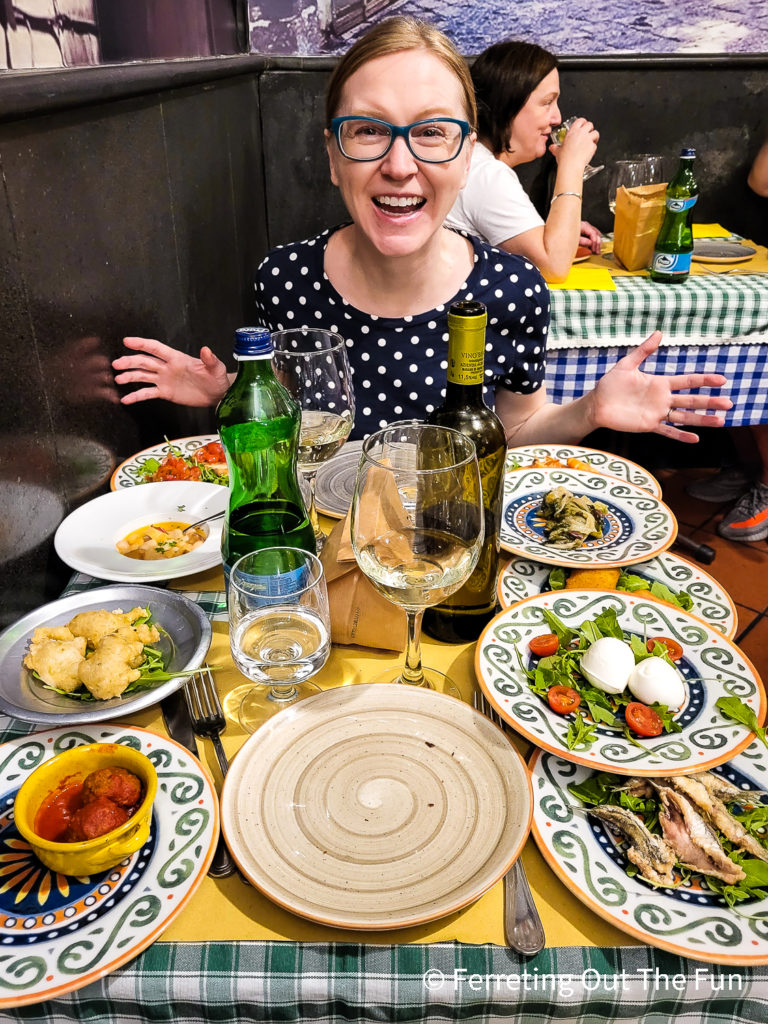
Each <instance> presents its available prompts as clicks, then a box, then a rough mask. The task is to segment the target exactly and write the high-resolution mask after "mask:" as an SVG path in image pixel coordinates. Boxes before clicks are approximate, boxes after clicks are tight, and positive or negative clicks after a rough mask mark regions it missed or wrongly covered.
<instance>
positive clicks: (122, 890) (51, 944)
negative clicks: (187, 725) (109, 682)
mask: <svg viewBox="0 0 768 1024" xmlns="http://www.w3.org/2000/svg"><path fill="white" fill-rule="evenodd" d="M85 743H124V744H125V745H126V746H130V747H133V748H134V749H136V750H140V751H141V752H142V753H144V754H146V755H147V757H148V758H149V759H150V761H151V762H152V763H153V764H154V766H155V770H156V771H157V782H158V787H157V796H156V798H155V802H154V805H153V809H152V826H151V830H150V835H149V839H148V840H147V842H146V843H145V845H144V846H143V847H142V848H141V849H140V850H139V851H138V852H137V853H135V854H133V856H131V857H127V858H126V859H125V860H124V861H122V862H121V863H120V864H118V865H117V867H115V868H111V869H110V870H109V871H102V872H100V873H99V874H98V875H91V876H90V877H83V878H75V877H71V876H69V875H60V874H57V873H56V872H54V871H49V870H48V868H46V867H44V866H43V865H42V864H41V863H40V861H39V860H38V859H37V857H35V855H34V854H33V853H32V851H31V849H30V847H29V846H28V844H27V843H26V841H25V840H24V839H22V837H21V836H20V834H19V832H18V830H17V829H16V825H15V823H14V820H13V802H14V800H15V798H16V793H17V792H18V791H19V788H20V786H21V784H22V782H24V780H25V779H26V778H27V777H28V776H29V775H31V774H32V772H33V771H34V770H35V769H36V768H37V767H38V766H39V765H40V764H42V763H43V762H44V761H48V760H49V759H50V758H52V757H53V756H54V755H55V754H59V753H61V751H63V750H70V749H71V748H72V747H78V746H81V745H82V744H85ZM218 835H219V802H218V799H217V797H216V791H215V789H214V786H213V782H212V781H211V778H210V776H209V775H208V773H207V771H206V770H205V768H203V766H202V765H201V764H200V762H199V761H198V760H197V759H196V758H195V757H193V756H192V755H191V754H190V753H189V751H187V750H185V749H184V747H181V746H179V744H178V743H174V741H173V740H170V739H166V738H165V737H163V736H158V735H156V734H155V733H152V732H147V731H146V730H144V729H136V728H118V727H115V726H110V725H102V726H99V725H94V726H83V725H79V726H73V727H71V728H66V729H49V730H47V731H46V732H41V733H34V734H33V735H31V736H24V737H21V738H19V739H15V740H11V741H10V742H8V743H4V744H3V745H2V746H0V874H1V875H2V877H3V884H2V886H0V947H2V950H3V954H2V956H1V957H0V1008H9V1007H16V1006H24V1005H27V1004H29V1003H39V1002H42V1001H43V1000H48V999H56V998H57V997H58V996H61V995H64V994H65V993H66V992H72V991H74V990H75V989H78V988H82V987H83V986H84V985H88V984H89V983H90V982H92V981H96V979H97V978H103V977H104V975H106V974H109V973H110V972H112V971H114V970H115V969H116V968H118V967H120V966H121V965H122V964H124V963H127V962H128V961H129V960H132V959H133V958H134V957H135V956H137V955H138V954H139V953H140V952H141V951H142V950H143V949H146V948H147V946H149V945H150V944H151V943H152V942H154V940H155V939H156V938H157V937H158V936H159V935H160V934H161V933H162V932H163V931H164V930H165V929H166V928H167V927H168V925H169V924H170V922H171V921H172V920H173V919H174V918H175V917H176V916H177V915H178V913H179V912H180V911H181V909H182V908H183V907H184V906H185V905H186V903H187V900H188V899H189V898H190V897H191V895H192V894H193V893H194V891H195V890H196V889H197V887H198V886H199V885H200V882H201V881H202V880H203V878H204V877H205V873H206V871H207V870H208V867H209V865H210V863H211V860H212V859H213V854H214V851H215V848H216V841H217V839H218Z"/></svg>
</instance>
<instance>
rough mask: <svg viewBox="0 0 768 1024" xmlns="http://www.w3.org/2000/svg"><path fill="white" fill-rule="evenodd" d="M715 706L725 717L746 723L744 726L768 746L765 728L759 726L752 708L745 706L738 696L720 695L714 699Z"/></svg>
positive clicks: (742, 723)
mask: <svg viewBox="0 0 768 1024" xmlns="http://www.w3.org/2000/svg"><path fill="white" fill-rule="evenodd" d="M715 707H716V708H717V709H718V710H719V711H720V713H721V714H722V715H724V716H725V717H726V718H730V719H731V720H732V721H734V722H739V723H740V724H741V725H746V727H747V728H748V729H751V730H752V732H753V733H755V734H756V736H757V737H758V739H760V740H762V742H763V743H764V744H765V746H766V747H768V739H766V736H765V729H761V728H760V723H759V722H758V720H757V715H756V714H755V712H754V711H753V710H752V708H750V707H747V705H746V704H744V703H743V702H742V701H741V700H739V698H738V697H720V698H719V699H718V700H717V701H715Z"/></svg>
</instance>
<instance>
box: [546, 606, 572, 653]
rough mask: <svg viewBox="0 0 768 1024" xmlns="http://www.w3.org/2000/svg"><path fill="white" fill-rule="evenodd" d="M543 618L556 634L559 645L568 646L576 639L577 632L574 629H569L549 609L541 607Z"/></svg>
mask: <svg viewBox="0 0 768 1024" xmlns="http://www.w3.org/2000/svg"><path fill="white" fill-rule="evenodd" d="M542 611H543V613H544V618H545V619H546V620H547V625H548V626H549V628H550V629H551V630H552V632H553V633H554V634H555V635H556V636H557V639H558V640H559V642H560V646H561V647H570V645H571V642H572V641H573V640H575V639H576V637H577V636H578V633H577V632H576V631H575V630H574V629H569V628H568V626H566V625H565V623H563V622H561V621H560V619H558V617H557V616H556V615H555V614H553V613H552V612H551V611H549V610H548V609H547V608H543V609H542Z"/></svg>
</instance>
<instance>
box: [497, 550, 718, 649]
mask: <svg viewBox="0 0 768 1024" xmlns="http://www.w3.org/2000/svg"><path fill="white" fill-rule="evenodd" d="M551 570H552V566H551V565H542V564H541V562H531V561H530V559H528V558H512V559H510V560H509V562H507V564H506V565H505V566H504V568H503V569H502V570H501V574H500V575H499V585H498V591H497V592H498V597H499V601H500V603H501V607H502V608H509V607H510V606H511V605H513V604H515V602H517V601H522V599H523V598H524V597H532V596H533V595H534V594H541V593H544V592H546V591H548V590H549V584H548V582H547V581H548V579H549V574H550V572H551ZM629 571H630V572H631V573H632V574H633V575H636V576H642V577H643V578H645V579H647V580H648V583H649V585H650V584H651V583H653V582H654V581H655V582H658V583H663V584H664V585H665V586H667V587H669V588H670V590H674V591H676V592H678V593H684V594H688V596H689V597H690V598H691V600H692V601H693V608H692V609H691V611H692V612H693V614H694V615H698V616H699V618H700V619H704V621H705V622H708V623H709V624H710V626H712V627H713V628H714V629H716V630H718V631H719V632H720V633H722V634H723V635H724V636H727V637H733V636H735V635H736V628H737V626H738V617H737V613H736V606H735V605H734V603H733V601H732V600H731V598H730V596H729V595H728V594H727V593H726V592H725V591H724V590H723V588H722V587H721V586H720V584H719V583H718V582H717V580H716V579H714V578H713V577H712V576H710V575H709V574H708V573H706V572H704V570H703V569H700V568H699V566H698V565H694V563H693V562H689V561H688V560H687V559H685V558H681V557H680V556H679V555H673V554H671V553H670V552H669V551H665V552H663V553H662V554H661V555H658V556H657V557H656V558H651V559H650V560H649V561H647V562H640V563H638V564H636V565H633V566H632V567H631V569H630V570H629ZM582 589H584V588H582Z"/></svg>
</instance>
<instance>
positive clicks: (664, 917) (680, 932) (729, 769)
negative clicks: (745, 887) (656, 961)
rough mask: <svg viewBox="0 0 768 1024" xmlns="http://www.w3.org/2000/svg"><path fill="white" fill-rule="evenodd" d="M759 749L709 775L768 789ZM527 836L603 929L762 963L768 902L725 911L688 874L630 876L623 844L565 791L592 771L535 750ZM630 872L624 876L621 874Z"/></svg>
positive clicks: (699, 955)
mask: <svg viewBox="0 0 768 1024" xmlns="http://www.w3.org/2000/svg"><path fill="white" fill-rule="evenodd" d="M765 754H766V750H765V747H764V746H763V745H762V743H761V742H760V741H759V740H755V741H754V742H753V743H752V744H751V745H750V746H749V747H747V748H746V749H744V750H743V751H742V752H741V753H740V754H737V755H736V756H735V757H733V758H731V759H730V760H729V761H728V762H727V763H724V764H722V765H720V766H719V767H718V768H715V769H714V774H716V775H718V776H721V777H722V778H724V779H726V780H727V781H728V782H731V783H733V784H734V785H736V786H737V787H738V788H739V789H760V790H763V791H765V790H766V789H768V761H767V760H766V756H765ZM530 768H531V776H532V782H533V793H534V807H533V828H532V833H533V837H534V840H535V841H536V845H537V846H538V848H539V850H540V851H541V854H542V856H543V857H544V859H545V860H546V862H547V864H549V866H550V867H551V868H552V870H553V871H554V873H555V874H556V875H557V877H558V878H559V879H560V881H561V882H562V883H563V884H564V885H565V886H566V887H567V888H568V891H569V892H572V893H573V894H574V896H576V898H577V899H579V900H580V901H581V902H582V903H584V904H585V905H586V906H587V907H589V909H590V910H592V911H594V912H595V913H596V914H598V915H599V916H600V917H602V918H603V919H604V920H606V921H608V922H609V924H612V925H615V926H616V928H619V929H620V930H621V931H622V932H624V933H625V934H627V935H631V936H632V937H633V938H635V939H637V940H639V941H640V942H646V943H648V944H649V945H651V946H656V947H657V948H659V949H664V950H668V951H669V952H671V953H676V954H677V955H678V956H684V957H692V958H694V959H696V960H703V961H705V962H707V963H715V964H720V965H723V966H726V965H734V966H736V965H740V966H757V965H759V964H768V927H767V926H766V922H767V921H768V899H762V900H750V901H747V902H744V903H739V904H738V906H737V908H735V909H734V908H732V907H729V906H728V903H727V902H726V900H725V899H724V898H723V897H722V896H721V895H719V894H718V893H715V892H712V891H711V890H709V889H708V888H707V887H706V886H705V885H702V884H701V882H700V879H701V876H700V875H693V876H692V877H691V878H689V879H688V880H687V881H683V883H682V884H680V885H679V886H677V887H668V888H664V887H660V888H654V887H653V886H652V885H650V884H649V883H647V882H645V881H643V880H642V879H641V878H640V877H639V875H638V874H636V873H635V872H634V869H633V866H632V865H631V864H630V862H629V861H628V859H627V857H626V854H625V852H624V847H623V844H622V843H621V842H620V841H619V839H618V837H616V836H615V835H614V834H613V832H612V831H610V830H609V829H608V828H606V827H605V825H604V824H603V823H602V822H600V821H599V820H597V819H595V818H594V817H589V816H587V815H586V814H583V813H581V812H579V811H578V810H574V807H581V808H583V807H584V805H583V804H581V802H580V801H579V800H578V799H577V798H576V797H575V796H574V795H573V794H572V793H570V792H569V790H568V787H569V786H571V785H574V784H580V783H583V782H584V781H585V780H587V779H589V778H590V777H591V776H593V775H595V774H596V769H593V768H591V767H589V766H585V765H578V764H574V763H573V762H572V761H566V760H564V759H563V758H561V757H557V756H556V755H554V754H550V753H545V752H544V751H541V750H537V751H535V752H534V753H533V755H532V757H531V760H530ZM628 868H629V869H630V873H629V874H628V873H627V869H628Z"/></svg>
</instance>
